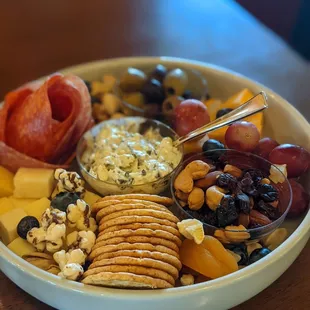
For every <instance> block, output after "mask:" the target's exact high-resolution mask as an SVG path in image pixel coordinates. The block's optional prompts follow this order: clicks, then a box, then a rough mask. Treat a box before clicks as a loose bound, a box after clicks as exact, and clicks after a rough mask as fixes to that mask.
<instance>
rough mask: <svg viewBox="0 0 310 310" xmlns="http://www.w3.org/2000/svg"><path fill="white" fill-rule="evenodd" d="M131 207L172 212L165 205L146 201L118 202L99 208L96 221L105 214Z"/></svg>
mask: <svg viewBox="0 0 310 310" xmlns="http://www.w3.org/2000/svg"><path fill="white" fill-rule="evenodd" d="M131 209H134V210H140V209H152V210H157V211H162V212H166V213H169V214H172V213H171V212H170V211H169V210H168V209H167V208H166V207H165V206H157V205H155V204H153V203H152V202H148V204H144V203H135V202H132V203H118V204H115V205H110V206H108V207H106V208H103V209H101V210H99V211H98V213H97V215H96V220H97V222H99V221H100V220H101V219H102V218H103V217H105V216H108V215H111V214H113V213H115V212H119V211H125V210H131Z"/></svg>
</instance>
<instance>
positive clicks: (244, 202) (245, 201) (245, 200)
mask: <svg viewBox="0 0 310 310" xmlns="http://www.w3.org/2000/svg"><path fill="white" fill-rule="evenodd" d="M235 201H236V206H237V207H238V208H239V210H240V211H241V212H243V213H245V214H250V211H251V207H250V198H249V196H247V195H246V194H244V193H239V194H237V195H236V199H235Z"/></svg>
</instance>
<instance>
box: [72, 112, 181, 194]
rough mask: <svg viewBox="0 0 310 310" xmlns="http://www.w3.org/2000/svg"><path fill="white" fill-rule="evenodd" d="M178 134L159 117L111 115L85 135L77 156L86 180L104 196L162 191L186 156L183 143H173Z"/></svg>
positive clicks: (167, 185) (78, 147)
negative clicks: (154, 118)
mask: <svg viewBox="0 0 310 310" xmlns="http://www.w3.org/2000/svg"><path fill="white" fill-rule="evenodd" d="M177 138H178V135H177V134H176V133H175V132H174V131H173V130H172V129H171V128H170V127H168V126H167V125H165V124H163V123H161V122H159V121H156V120H151V119H146V118H143V117H125V118H120V119H110V120H108V121H104V122H101V123H100V124H98V125H96V126H95V127H93V128H91V129H90V130H89V131H88V132H86V133H85V134H84V135H83V137H82V138H81V140H80V141H79V143H78V146H77V154H76V158H77V162H78V165H79V168H80V170H81V173H82V175H83V177H84V179H85V180H86V182H87V183H88V184H89V185H90V186H91V187H92V188H93V189H95V190H96V191H97V192H98V193H100V194H102V195H104V196H106V195H116V194H129V193H147V194H159V193H161V192H163V191H165V190H166V189H167V188H169V182H170V180H171V178H172V174H173V172H174V171H175V170H176V169H177V167H178V166H179V164H180V163H181V161H182V158H183V147H182V146H178V147H175V146H174V145H173V142H174V141H175V140H176V139H177Z"/></svg>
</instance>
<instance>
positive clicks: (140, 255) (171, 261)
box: [93, 250, 182, 270]
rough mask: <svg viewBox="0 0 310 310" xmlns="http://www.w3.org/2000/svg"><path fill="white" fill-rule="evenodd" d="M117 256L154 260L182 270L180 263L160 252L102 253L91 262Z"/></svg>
mask: <svg viewBox="0 0 310 310" xmlns="http://www.w3.org/2000/svg"><path fill="white" fill-rule="evenodd" d="M119 256H130V257H137V258H152V259H156V260H160V261H162V262H165V263H168V264H170V265H172V266H174V267H175V268H177V269H178V270H181V268H182V263H181V261H180V260H179V259H178V258H177V257H175V256H173V255H170V254H167V253H162V252H156V251H155V252H151V251H147V250H119V251H115V252H108V253H103V254H100V255H99V256H97V257H95V258H94V260H93V262H96V261H98V260H101V259H106V258H114V257H119Z"/></svg>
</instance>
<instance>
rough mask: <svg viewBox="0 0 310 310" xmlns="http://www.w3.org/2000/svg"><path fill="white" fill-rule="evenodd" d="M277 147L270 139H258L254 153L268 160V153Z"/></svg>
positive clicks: (276, 143)
mask: <svg viewBox="0 0 310 310" xmlns="http://www.w3.org/2000/svg"><path fill="white" fill-rule="evenodd" d="M278 145H279V143H278V142H277V141H275V140H272V139H271V138H263V139H260V140H259V142H258V145H257V147H256V149H255V150H254V153H255V154H256V155H258V156H261V157H263V158H265V159H268V156H269V154H270V152H271V151H272V150H273V149H274V148H275V147H277V146H278Z"/></svg>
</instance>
